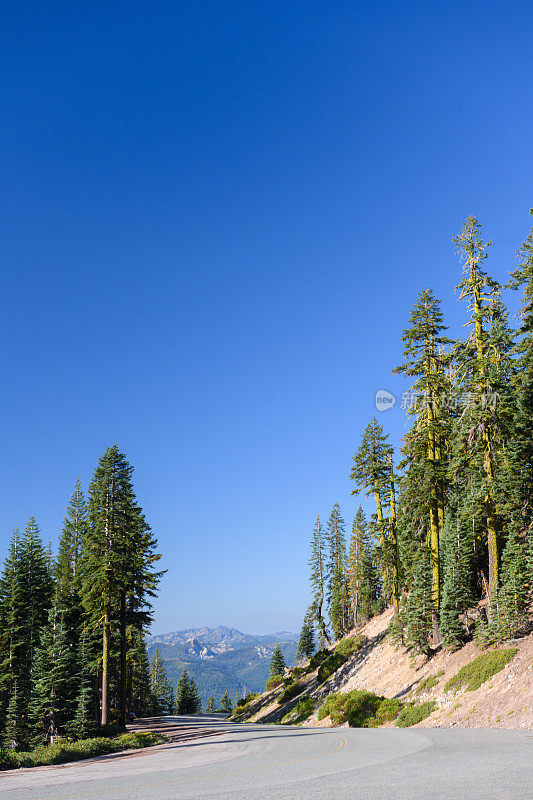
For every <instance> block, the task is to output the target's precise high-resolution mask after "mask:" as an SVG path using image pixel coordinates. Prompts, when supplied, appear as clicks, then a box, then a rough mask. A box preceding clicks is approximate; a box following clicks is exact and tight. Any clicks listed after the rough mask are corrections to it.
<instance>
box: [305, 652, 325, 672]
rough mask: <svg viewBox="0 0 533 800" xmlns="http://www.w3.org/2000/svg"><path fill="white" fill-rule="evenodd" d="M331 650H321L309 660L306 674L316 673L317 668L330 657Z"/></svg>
mask: <svg viewBox="0 0 533 800" xmlns="http://www.w3.org/2000/svg"><path fill="white" fill-rule="evenodd" d="M329 654H330V652H329V650H319V651H318V652H317V653H315V654H314V656H313V657H312V658H310V659H309V664H308V665H307V669H306V670H305V671H306V672H314V671H315V669H316V668H317V667H319V666H320V665H321V664H322V662H323V661H325V660H326V658H328V657H329Z"/></svg>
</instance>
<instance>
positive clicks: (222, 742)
mask: <svg viewBox="0 0 533 800" xmlns="http://www.w3.org/2000/svg"><path fill="white" fill-rule="evenodd" d="M170 719H172V721H174V722H175V721H176V720H178V721H181V719H182V720H183V722H185V723H186V724H187V726H198V727H202V728H205V727H212V728H214V729H216V730H219V731H220V735H218V736H210V737H206V738H202V739H196V740H195V741H193V742H190V743H179V742H174V743H171V744H167V745H161V746H160V747H157V748H152V749H149V750H145V751H141V752H139V753H135V754H131V755H122V756H121V755H118V756H109V757H108V756H106V757H101V758H100V759H93V760H91V761H90V762H78V763H76V764H72V765H62V766H57V767H39V768H36V769H32V770H17V771H14V772H6V773H3V774H2V775H1V776H0V793H1V797H2V800H97V798H98V800H148V798H156V799H157V800H193V798H203V799H204V800H218V798H221V800H230V799H231V800H322V799H323V798H324V800H348V798H349V800H363V798H364V800H386V799H387V798H393V800H419V799H420V800H422V798H423V800H441V798H442V799H443V800H444V798H445V799H446V800H479V798H480V797H482V798H483V800H531V798H532V797H533V769H532V756H533V752H532V751H533V747H532V745H533V733H532V732H530V731H518V730H517V731H508V730H505V731H498V730H475V729H446V728H440V729H430V728H424V729H417V730H405V729H395V728H393V729H370V730H366V729H365V730H361V729H355V728H298V727H285V726H283V727H279V726H273V725H253V724H236V723H227V722H224V721H222V720H221V719H220V718H218V717H216V716H207V715H203V716H201V717H187V718H176V717H172V718H169V720H170Z"/></svg>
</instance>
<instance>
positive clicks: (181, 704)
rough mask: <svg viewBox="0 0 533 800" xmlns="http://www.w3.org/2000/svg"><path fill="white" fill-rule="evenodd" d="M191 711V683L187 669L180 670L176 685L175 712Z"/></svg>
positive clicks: (185, 712)
mask: <svg viewBox="0 0 533 800" xmlns="http://www.w3.org/2000/svg"><path fill="white" fill-rule="evenodd" d="M190 713H191V684H190V681H189V676H188V675H187V670H185V669H184V670H182V673H181V675H180V679H179V681H178V685H177V687H176V714H179V715H182V714H190Z"/></svg>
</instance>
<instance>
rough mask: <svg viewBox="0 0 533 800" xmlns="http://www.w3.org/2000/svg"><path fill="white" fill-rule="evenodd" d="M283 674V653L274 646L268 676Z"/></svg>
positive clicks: (277, 646) (278, 647)
mask: <svg viewBox="0 0 533 800" xmlns="http://www.w3.org/2000/svg"><path fill="white" fill-rule="evenodd" d="M284 672H285V659H284V658H283V653H282V652H281V648H280V646H279V644H278V645H276V649H275V650H274V654H273V656H272V658H271V659H270V675H271V676H274V675H283V673H284Z"/></svg>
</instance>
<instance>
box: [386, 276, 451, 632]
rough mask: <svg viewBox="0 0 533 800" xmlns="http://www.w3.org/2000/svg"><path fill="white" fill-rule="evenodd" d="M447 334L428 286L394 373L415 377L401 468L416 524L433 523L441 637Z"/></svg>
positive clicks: (435, 621)
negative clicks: (409, 425) (408, 434)
mask: <svg viewBox="0 0 533 800" xmlns="http://www.w3.org/2000/svg"><path fill="white" fill-rule="evenodd" d="M444 330H446V326H445V325H444V321H443V316H442V312H441V310H440V301H439V300H437V298H436V297H435V296H434V294H433V292H432V290H431V289H430V288H429V287H428V288H427V289H425V290H424V291H423V292H421V294H420V295H419V297H418V298H417V301H416V303H415V305H414V307H413V309H412V310H411V316H410V319H409V327H408V328H407V329H406V330H405V331H404V333H403V337H402V339H403V342H404V353H403V354H404V359H405V360H404V363H403V364H401V365H400V366H399V367H396V368H395V369H394V370H393V372H399V373H403V374H404V375H407V376H408V377H410V378H414V382H413V384H412V386H411V387H410V390H409V394H408V395H407V396H408V397H411V398H413V402H410V403H409V404H408V407H407V414H408V416H410V417H411V418H412V419H413V427H412V430H411V435H410V437H409V439H408V440H407V441H406V446H405V448H404V453H403V454H404V461H403V462H402V465H401V466H402V468H403V469H404V470H405V475H404V478H403V480H404V481H405V483H406V486H407V487H408V489H409V492H410V494H411V497H412V498H413V500H414V503H413V506H415V508H416V512H415V514H414V515H413V513H412V512H411V525H412V526H416V525H421V524H422V525H424V527H425V525H426V524H427V530H428V534H427V544H428V549H429V553H430V558H431V572H432V596H433V629H434V636H435V638H436V639H438V616H439V610H440V601H441V573H442V565H441V558H440V552H439V544H440V537H441V534H442V528H443V524H444V512H445V498H446V476H447V457H446V453H447V446H448V444H447V443H448V439H449V428H450V419H449V417H450V413H449V409H450V403H449V401H450V382H449V380H448V377H447V367H448V365H449V355H448V354H447V352H446V350H445V348H446V346H447V345H448V344H450V343H451V342H450V340H449V339H447V338H446V337H444V336H443V335H442V334H443V331H444ZM404 496H405V493H404ZM413 510H414V509H413Z"/></svg>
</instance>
